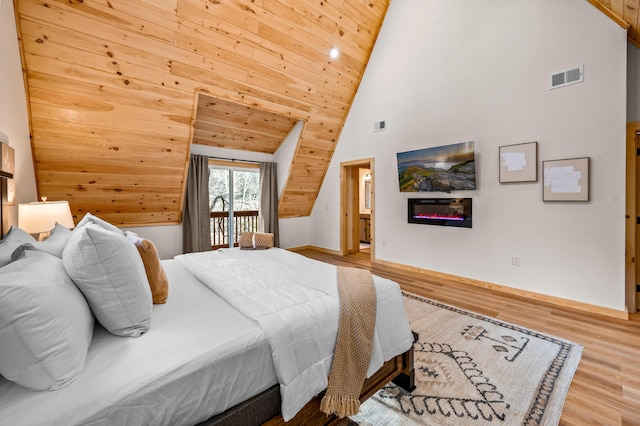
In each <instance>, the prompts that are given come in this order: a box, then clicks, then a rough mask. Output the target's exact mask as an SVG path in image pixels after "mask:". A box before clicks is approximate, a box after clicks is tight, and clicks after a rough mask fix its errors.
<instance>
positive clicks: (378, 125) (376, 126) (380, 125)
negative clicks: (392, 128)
mask: <svg viewBox="0 0 640 426" xmlns="http://www.w3.org/2000/svg"><path fill="white" fill-rule="evenodd" d="M386 129H387V123H386V122H385V121H384V120H383V121H376V122H375V123H373V131H374V132H379V131H381V130H386Z"/></svg>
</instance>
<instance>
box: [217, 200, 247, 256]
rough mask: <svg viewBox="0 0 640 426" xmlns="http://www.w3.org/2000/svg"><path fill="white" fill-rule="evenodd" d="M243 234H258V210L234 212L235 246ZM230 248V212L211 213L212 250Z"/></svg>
mask: <svg viewBox="0 0 640 426" xmlns="http://www.w3.org/2000/svg"><path fill="white" fill-rule="evenodd" d="M241 232H258V210H240V211H234V212H233V245H234V247H237V246H238V239H239V238H240V233H241ZM221 247H229V212H228V211H226V212H211V248H212V249H213V250H216V249H219V248H221Z"/></svg>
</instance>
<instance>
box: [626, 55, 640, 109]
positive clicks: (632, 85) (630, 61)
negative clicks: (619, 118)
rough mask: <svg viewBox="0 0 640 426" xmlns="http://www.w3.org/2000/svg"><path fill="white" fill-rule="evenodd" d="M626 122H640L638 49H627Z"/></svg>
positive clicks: (639, 62) (639, 58)
mask: <svg viewBox="0 0 640 426" xmlns="http://www.w3.org/2000/svg"><path fill="white" fill-rule="evenodd" d="M627 121H640V48H638V47H636V46H634V45H633V44H631V43H628V48H627Z"/></svg>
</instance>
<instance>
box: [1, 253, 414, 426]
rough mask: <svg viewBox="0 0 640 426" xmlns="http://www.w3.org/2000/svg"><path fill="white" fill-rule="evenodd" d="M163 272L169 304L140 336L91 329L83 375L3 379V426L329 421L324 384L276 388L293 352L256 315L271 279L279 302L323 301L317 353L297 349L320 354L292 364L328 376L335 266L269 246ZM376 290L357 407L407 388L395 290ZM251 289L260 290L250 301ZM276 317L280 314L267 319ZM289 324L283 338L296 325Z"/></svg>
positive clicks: (405, 335)
mask: <svg viewBox="0 0 640 426" xmlns="http://www.w3.org/2000/svg"><path fill="white" fill-rule="evenodd" d="M27 254H28V256H36V255H35V254H31V253H30V251H29V252H28V253H27ZM38 256H40V255H38ZM161 264H162V268H163V270H164V271H165V272H166V275H167V277H168V280H169V298H168V300H167V303H165V304H158V305H153V310H152V313H151V322H150V327H149V328H148V331H146V332H145V333H144V334H142V335H141V336H139V337H135V338H133V337H122V336H117V335H114V334H112V333H110V332H109V331H107V330H106V329H105V328H103V327H102V326H101V325H100V324H99V322H98V321H96V324H95V327H94V329H93V335H92V337H91V340H90V344H89V347H88V351H87V356H86V361H85V363H84V367H83V369H82V371H81V373H80V374H79V375H78V376H77V377H76V378H75V379H74V380H73V381H72V382H71V383H70V384H68V385H66V386H64V387H62V388H60V389H57V390H30V389H27V388H25V387H23V386H20V385H18V384H16V383H14V382H12V381H9V380H6V379H4V378H2V377H0V425H15V424H24V425H73V424H90V425H103V424H104V425H106V424H122V425H126V424H131V425H196V424H206V425H214V424H243V425H247V424H285V419H286V420H287V422H286V424H305V425H306V424H330V423H331V422H332V421H334V419H332V418H330V417H327V416H326V415H325V414H323V413H320V412H319V411H318V406H319V396H318V394H321V393H322V386H326V383H325V384H323V383H321V382H322V380H320V383H314V382H313V381H314V380H315V379H312V380H311V382H312V383H311V384H309V383H307V382H304V383H302V382H301V384H300V386H299V387H297V386H298V383H297V382H296V384H294V385H293V386H292V387H291V389H290V390H289V393H288V394H287V393H286V392H285V391H284V390H283V383H285V382H286V381H287V380H291V379H290V378H289V379H287V378H286V376H287V375H288V374H289V369H285V370H286V371H284V370H283V362H282V361H283V359H284V360H286V361H285V364H286V362H290V361H289V360H290V359H289V358H288V356H289V353H290V351H289V350H288V349H285V350H283V349H282V348H281V349H279V350H274V342H273V340H278V339H282V336H279V335H277V334H276V335H274V334H273V332H269V331H266V330H265V329H264V324H263V323H264V322H265V321H264V319H263V318H259V317H255V315H254V312H255V311H256V306H259V304H260V303H262V302H264V306H265V307H269V306H272V305H273V303H276V304H278V303H280V302H274V301H273V300H269V301H268V302H267V301H266V299H265V295H270V294H272V293H278V291H274V290H273V289H265V288H262V287H261V286H262V285H263V284H262V283H264V282H268V283H271V284H274V283H275V286H276V288H280V289H282V290H283V293H284V294H285V299H287V296H286V294H291V289H292V288H296V287H298V288H302V290H299V291H301V293H303V294H306V296H301V297H303V298H304V297H306V298H307V299H309V298H311V299H313V298H318V299H323V300H324V302H323V303H321V304H320V305H319V306H320V307H319V308H318V309H319V310H320V311H323V312H324V313H323V315H328V316H327V317H325V318H324V319H322V320H319V321H318V320H312V321H311V325H310V326H308V327H311V328H314V327H315V328H317V330H316V331H314V333H317V332H322V333H324V334H323V337H322V339H320V340H321V341H320V342H319V343H318V342H316V343H315V344H316V345H318V344H319V345H320V346H312V348H316V349H317V350H316V349H314V350H312V351H309V350H308V348H307V349H304V346H305V345H302V349H300V348H301V346H296V348H295V349H294V352H296V353H297V352H299V351H302V352H301V354H302V358H303V359H304V358H306V357H307V355H305V352H304V351H307V352H313V353H314V354H315V355H318V354H319V357H317V358H316V359H311V360H310V361H300V360H299V358H297V359H296V360H295V361H293V364H295V365H296V366H297V368H298V369H300V370H304V369H305V367H304V366H302V367H301V365H303V364H304V362H310V363H311V364H313V365H315V366H316V367H317V366H320V368H319V370H318V368H316V370H318V371H321V374H316V375H315V376H317V377H320V376H322V375H324V376H325V378H326V375H327V374H328V372H329V369H330V367H331V360H332V353H331V351H332V345H333V346H335V330H334V331H331V330H332V329H334V328H335V326H336V325H337V315H334V314H336V313H337V311H336V309H337V308H336V306H337V305H336V303H337V302H336V301H335V298H336V289H335V287H336V286H337V285H336V283H335V270H336V267H335V266H332V265H329V264H325V263H322V262H318V261H315V260H311V259H308V258H305V257H303V256H300V255H298V254H295V253H292V252H289V251H286V250H281V249H277V248H271V249H268V250H260V251H258V250H256V251H252V250H247V251H244V250H239V249H223V250H218V251H215V252H205V253H196V254H190V255H182V256H177V257H176V258H175V259H171V260H164V261H162V262H161ZM1 271H2V268H0V272H1ZM0 279H1V278H0ZM247 283H249V284H247ZM374 284H375V287H376V294H377V300H378V308H377V312H376V320H377V322H376V333H375V344H374V353H373V355H372V359H371V363H370V365H369V371H368V379H367V380H366V382H365V385H364V386H363V391H362V399H366V398H367V397H369V396H370V395H372V394H373V393H374V392H376V391H377V389H379V388H380V387H381V386H383V385H384V384H386V383H387V382H388V381H390V380H391V379H396V380H398V379H399V378H400V380H401V381H402V382H401V383H402V384H404V385H405V386H411V378H410V373H411V371H412V357H411V347H412V343H413V335H412V333H411V330H410V329H409V325H408V322H407V318H406V315H405V313H404V310H403V308H402V297H401V293H400V291H399V287H398V285H397V284H396V283H394V282H392V281H389V280H386V279H383V278H380V277H374ZM243 285H244V286H245V287H242V286H243ZM292 286H293V287H292ZM239 288H248V289H249V290H248V291H245V290H241V291H239V290H238V289H239ZM251 289H257V292H256V293H255V294H254V296H252V297H248V296H247V294H249V293H251V291H253V290H251ZM297 291H298V290H295V291H294V292H297ZM287 292H289V293H287ZM309 292H310V293H309ZM240 293H242V294H240ZM313 294H318V295H321V296H318V297H314V296H313ZM234 295H235V296H234ZM309 295H311V297H310V296H309ZM269 297H271V296H269ZM296 297H297V296H296ZM247 298H249V299H252V300H250V301H249V304H248V305H246V307H244V308H243V307H242V306H241V305H238V304H239V303H243V302H242V300H241V299H247ZM274 300H275V299H274ZM282 303H285V304H288V303H290V301H288V300H286V301H285V302H282ZM314 309H316V308H314ZM303 310H306V308H305V309H303ZM325 311H326V312H325ZM252 315H254V317H252ZM314 315H315V314H314ZM281 316H282V315H281V313H279V312H276V313H275V314H274V315H272V318H276V317H277V318H280V317H281ZM312 318H313V317H312ZM278 321H279V320H278ZM296 321H298V320H294V322H296ZM267 322H268V321H267ZM300 323H302V322H300ZM288 327H289V328H288V329H287V330H289V331H290V330H291V329H295V328H296V327H290V326H288ZM318 327H319V328H318ZM318 330H320V331H318ZM287 333H288V332H287ZM285 334H286V333H285ZM294 334H295V331H294V332H292V336H290V337H291V338H293V335H294ZM301 335H303V336H304V335H306V334H305V332H302V334H301ZM0 338H1V336H0ZM287 338H288V337H287ZM296 344H298V343H296ZM316 352H318V353H316ZM274 355H275V356H274ZM315 355H314V356H315ZM274 359H275V361H274ZM283 371H284V372H283ZM305 371H306V370H305ZM318 371H316V373H318ZM283 376H285V379H283ZM315 376H314V377H315ZM317 377H316V379H317ZM318 380H319V379H318ZM294 381H295V380H294ZM314 386H315V387H316V388H314ZM318 386H320V387H318ZM303 394H304V395H305V396H304V398H303V400H299V399H300V398H298V396H300V395H303ZM307 394H308V395H307ZM292 395H293V397H292ZM283 397H284V398H283ZM292 398H293V399H294V400H295V401H293V402H291V401H292ZM283 401H284V402H283Z"/></svg>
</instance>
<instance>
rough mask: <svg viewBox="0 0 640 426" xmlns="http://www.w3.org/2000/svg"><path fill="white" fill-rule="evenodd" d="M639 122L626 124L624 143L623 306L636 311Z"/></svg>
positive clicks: (632, 311)
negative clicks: (625, 141) (625, 171)
mask: <svg viewBox="0 0 640 426" xmlns="http://www.w3.org/2000/svg"><path fill="white" fill-rule="evenodd" d="M639 133H640V122H632V123H627V138H626V139H627V143H626V168H627V173H626V185H627V191H626V203H625V204H626V207H625V210H626V211H625V306H626V307H627V312H629V313H634V312H636V311H637V306H638V303H637V296H636V293H637V292H636V283H637V263H638V256H637V249H638V245H637V244H638V242H637V239H638V238H637V229H638V219H637V218H638V209H637V202H638V196H637V193H638V184H637V182H638V148H639V147H638V142H637V141H638V139H639V138H638V134H639Z"/></svg>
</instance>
